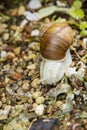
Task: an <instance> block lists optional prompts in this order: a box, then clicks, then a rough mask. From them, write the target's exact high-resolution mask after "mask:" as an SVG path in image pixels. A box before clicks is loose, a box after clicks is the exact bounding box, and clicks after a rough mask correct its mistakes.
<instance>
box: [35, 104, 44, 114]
mask: <svg viewBox="0 0 87 130" xmlns="http://www.w3.org/2000/svg"><path fill="white" fill-rule="evenodd" d="M35 113H36V114H37V115H38V116H42V115H43V114H44V105H43V104H40V105H38V106H36V108H35Z"/></svg>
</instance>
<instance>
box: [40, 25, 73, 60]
mask: <svg viewBox="0 0 87 130" xmlns="http://www.w3.org/2000/svg"><path fill="white" fill-rule="evenodd" d="M72 42H73V31H72V29H71V27H70V26H69V25H67V24H66V23H55V24H53V25H52V26H50V27H49V28H48V29H47V30H46V31H45V32H44V34H43V36H42V38H41V44H40V52H41V56H42V57H43V58H45V59H49V60H61V59H63V58H64V57H65V55H66V51H67V50H68V48H69V47H70V45H71V44H72Z"/></svg>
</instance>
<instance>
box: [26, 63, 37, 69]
mask: <svg viewBox="0 0 87 130" xmlns="http://www.w3.org/2000/svg"><path fill="white" fill-rule="evenodd" d="M35 68H36V66H35V64H31V65H28V66H27V69H29V70H32V69H35Z"/></svg>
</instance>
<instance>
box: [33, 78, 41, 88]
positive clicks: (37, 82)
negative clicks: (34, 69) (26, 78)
mask: <svg viewBox="0 0 87 130" xmlns="http://www.w3.org/2000/svg"><path fill="white" fill-rule="evenodd" d="M39 83H40V79H39V78H36V79H34V80H33V81H32V83H31V85H32V87H35V88H36V87H37V85H38V84H39Z"/></svg>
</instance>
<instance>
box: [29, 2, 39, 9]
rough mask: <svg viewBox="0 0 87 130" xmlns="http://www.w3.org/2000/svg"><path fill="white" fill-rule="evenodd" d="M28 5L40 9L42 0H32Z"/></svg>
mask: <svg viewBox="0 0 87 130" xmlns="http://www.w3.org/2000/svg"><path fill="white" fill-rule="evenodd" d="M27 7H28V8H30V9H39V8H40V7H41V3H40V0H30V1H29V3H28V4H27Z"/></svg>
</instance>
